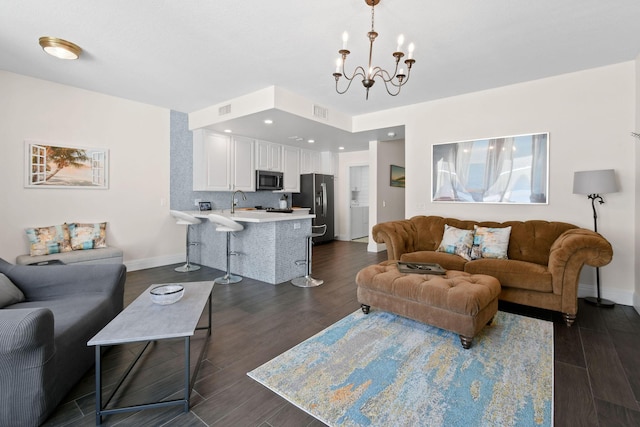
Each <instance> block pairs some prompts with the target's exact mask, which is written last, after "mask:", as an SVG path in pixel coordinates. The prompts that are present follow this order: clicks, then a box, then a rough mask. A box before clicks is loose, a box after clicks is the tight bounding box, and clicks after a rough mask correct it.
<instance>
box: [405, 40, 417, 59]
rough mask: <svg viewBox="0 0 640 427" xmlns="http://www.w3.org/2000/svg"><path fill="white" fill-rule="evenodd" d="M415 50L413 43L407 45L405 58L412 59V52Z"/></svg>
mask: <svg viewBox="0 0 640 427" xmlns="http://www.w3.org/2000/svg"><path fill="white" fill-rule="evenodd" d="M415 48H416V46H415V45H414V44H413V43H409V55H408V56H407V59H413V51H414V50H415Z"/></svg>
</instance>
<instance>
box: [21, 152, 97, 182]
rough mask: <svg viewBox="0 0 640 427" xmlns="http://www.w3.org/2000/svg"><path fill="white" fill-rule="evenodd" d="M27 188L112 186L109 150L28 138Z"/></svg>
mask: <svg viewBox="0 0 640 427" xmlns="http://www.w3.org/2000/svg"><path fill="white" fill-rule="evenodd" d="M24 152H25V156H24V157H25V174H24V175H25V176H24V186H25V187H26V188H83V189H107V188H109V150H106V149H104V148H90V147H79V146H74V145H61V144H55V145H53V144H51V143H48V142H42V141H25V142H24Z"/></svg>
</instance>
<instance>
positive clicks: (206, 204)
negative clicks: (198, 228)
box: [198, 202, 211, 212]
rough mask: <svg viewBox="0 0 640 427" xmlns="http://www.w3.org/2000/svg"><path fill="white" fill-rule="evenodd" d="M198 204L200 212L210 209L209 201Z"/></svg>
mask: <svg viewBox="0 0 640 427" xmlns="http://www.w3.org/2000/svg"><path fill="white" fill-rule="evenodd" d="M198 206H199V208H200V212H202V211H210V210H211V202H200V203H198Z"/></svg>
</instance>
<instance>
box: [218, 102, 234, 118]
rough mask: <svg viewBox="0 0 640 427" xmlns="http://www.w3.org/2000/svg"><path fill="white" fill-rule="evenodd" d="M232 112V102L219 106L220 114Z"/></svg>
mask: <svg viewBox="0 0 640 427" xmlns="http://www.w3.org/2000/svg"><path fill="white" fill-rule="evenodd" d="M230 112H231V104H227V105H223V106H222V107H219V108H218V115H219V116H224V115H225V114H229V113H230Z"/></svg>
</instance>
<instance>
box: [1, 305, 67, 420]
mask: <svg viewBox="0 0 640 427" xmlns="http://www.w3.org/2000/svg"><path fill="white" fill-rule="evenodd" d="M53 327H54V325H53V313H52V312H51V310H49V309H46V308H25V309H11V308H5V309H2V310H0V367H1V368H2V369H0V425H39V424H41V423H42V422H43V421H44V419H40V417H41V415H40V414H45V413H48V412H50V409H51V408H50V406H51V405H52V403H51V402H52V399H51V398H50V397H49V395H50V394H51V393H52V391H53V388H54V386H55V384H54V383H55V381H54V380H55V372H54V367H55V366H54V355H55V346H54V336H53Z"/></svg>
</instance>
